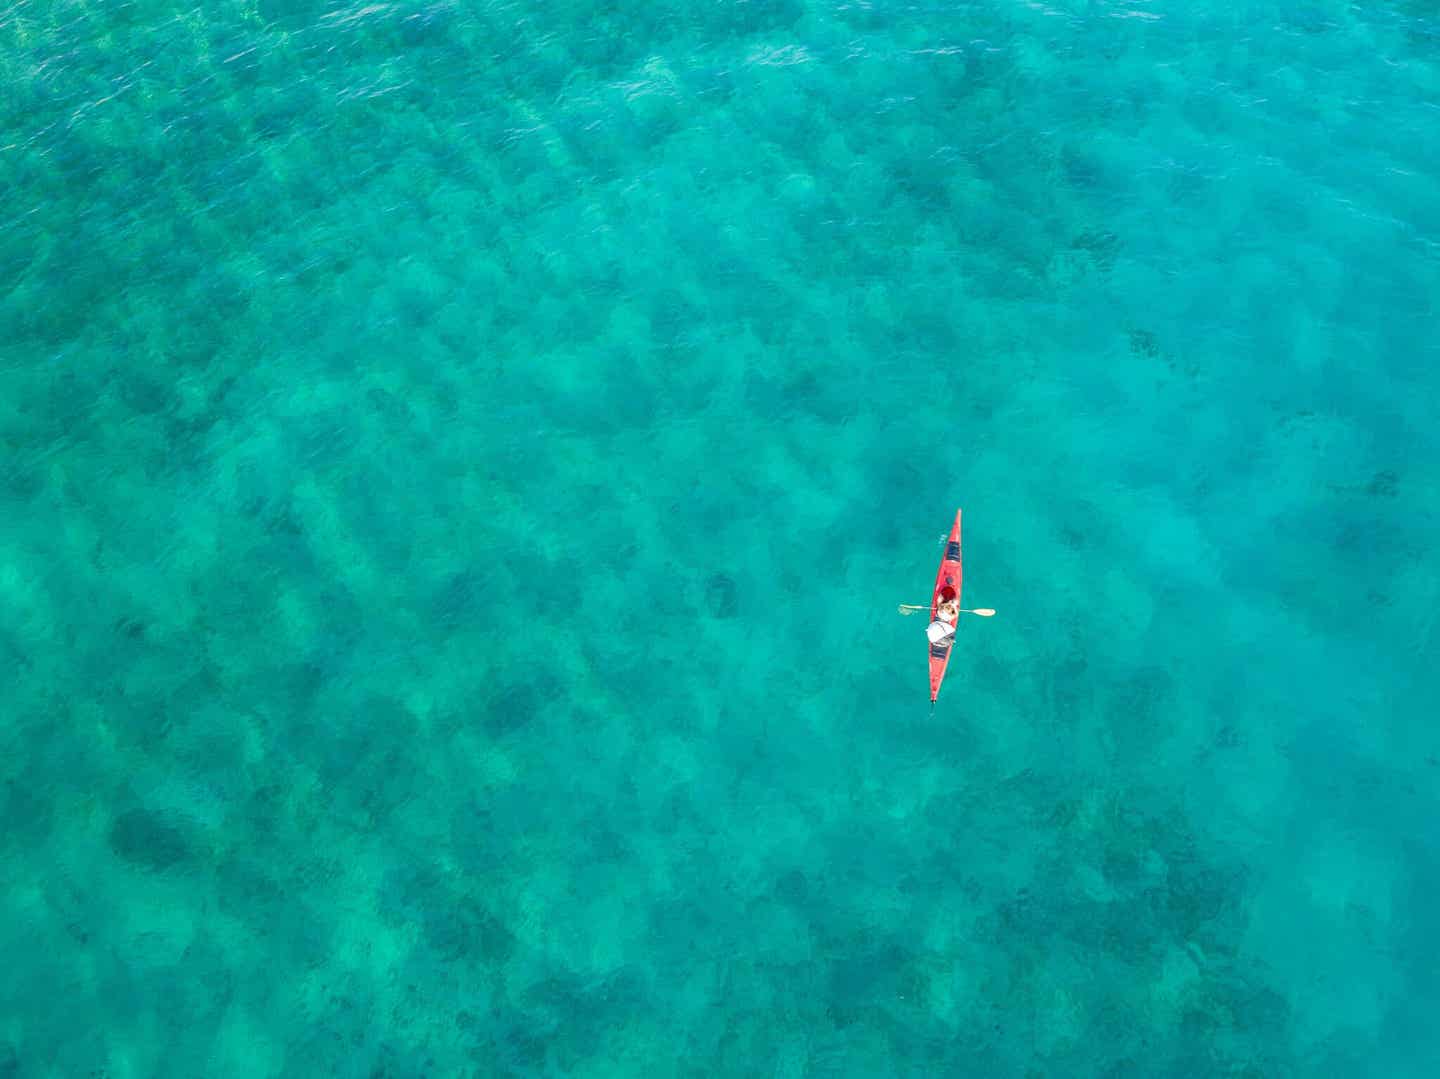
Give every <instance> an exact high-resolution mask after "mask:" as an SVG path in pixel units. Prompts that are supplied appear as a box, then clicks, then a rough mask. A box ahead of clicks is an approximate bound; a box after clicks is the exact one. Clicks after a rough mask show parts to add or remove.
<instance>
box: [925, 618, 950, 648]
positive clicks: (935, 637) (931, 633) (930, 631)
mask: <svg viewBox="0 0 1440 1079" xmlns="http://www.w3.org/2000/svg"><path fill="white" fill-rule="evenodd" d="M925 636H927V637H929V638H930V643H931V644H949V643H950V638H951V637H953V636H955V627H954V626H953V625H951V624H950V623H949V622H942V621H940V620H939V619H938V618H937V619H936V620H935V621H933V622H931V623H930V624H929V625H928V626H926V627H925Z"/></svg>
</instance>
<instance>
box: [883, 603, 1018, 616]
mask: <svg viewBox="0 0 1440 1079" xmlns="http://www.w3.org/2000/svg"><path fill="white" fill-rule="evenodd" d="M929 609H930V608H929V606H927V605H925V604H920V603H902V604H900V613H901V614H914V613H915V612H916V611H928V610H929ZM960 613H961V614H978V615H979V616H980V617H981V618H990V617H993V616H994V614H995V608H993V607H976V608H975V609H974V610H973V611H967V610H964V609H963V608H962V609H961V611H960Z"/></svg>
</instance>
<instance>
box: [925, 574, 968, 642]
mask: <svg viewBox="0 0 1440 1079" xmlns="http://www.w3.org/2000/svg"><path fill="white" fill-rule="evenodd" d="M936 598H937V599H938V601H939V602H937V603H936V604H935V621H933V622H931V623H930V624H929V625H928V626H926V627H925V635H926V636H927V637H929V638H930V643H931V644H932V645H936V646H938V647H940V648H948V647H950V642H951V641H953V640H954V639H955V623H956V622H957V621H959V619H960V597H959V596H958V595H956V594H955V589H953V588H950V587H949V586H948V585H947V586H946V587H945V588H942V589H941V590H940V595H939V596H937V597H936Z"/></svg>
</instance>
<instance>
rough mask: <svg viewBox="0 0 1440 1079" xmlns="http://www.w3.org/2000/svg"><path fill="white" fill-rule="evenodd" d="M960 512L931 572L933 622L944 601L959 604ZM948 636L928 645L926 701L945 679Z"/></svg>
mask: <svg viewBox="0 0 1440 1079" xmlns="http://www.w3.org/2000/svg"><path fill="white" fill-rule="evenodd" d="M961 579H962V578H961V573H960V511H959V510H956V511H955V525H954V527H953V528H951V529H950V539H949V540H948V541H947V542H946V544H945V557H944V558H942V559H941V560H940V572H938V573H937V574H935V594H934V595H932V596H931V597H930V621H931V622H934V621H935V611H936V608H938V607H939V606H940V604H941V603H943V602H945V601H946V600H954V601H955V605H956V606H957V607H958V606H959V605H960V582H961ZM954 640H955V638H954V637H953V636H952V637H950V638H949V639H947V640H945V641H944V642H942V643H940V644H932V645H930V703H931V705H934V703H935V698H936V697H938V696H940V683H941V682H943V681H945V667H946V666H947V665H948V664H949V662H950V651H951V646H952V642H953V641H954Z"/></svg>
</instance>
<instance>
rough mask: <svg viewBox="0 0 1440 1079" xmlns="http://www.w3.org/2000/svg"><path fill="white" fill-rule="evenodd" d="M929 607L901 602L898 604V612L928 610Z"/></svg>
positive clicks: (906, 612) (909, 612)
mask: <svg viewBox="0 0 1440 1079" xmlns="http://www.w3.org/2000/svg"><path fill="white" fill-rule="evenodd" d="M929 609H930V608H928V607H922V606H920V605H919V604H918V603H902V604H900V613H901V614H914V613H915V612H916V611H928V610H929Z"/></svg>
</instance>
